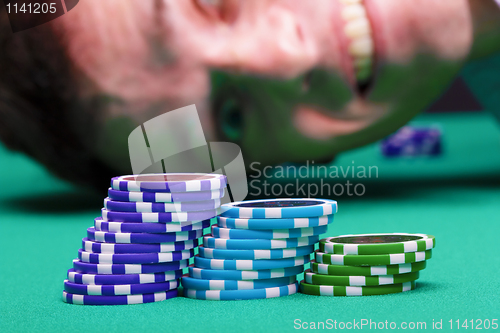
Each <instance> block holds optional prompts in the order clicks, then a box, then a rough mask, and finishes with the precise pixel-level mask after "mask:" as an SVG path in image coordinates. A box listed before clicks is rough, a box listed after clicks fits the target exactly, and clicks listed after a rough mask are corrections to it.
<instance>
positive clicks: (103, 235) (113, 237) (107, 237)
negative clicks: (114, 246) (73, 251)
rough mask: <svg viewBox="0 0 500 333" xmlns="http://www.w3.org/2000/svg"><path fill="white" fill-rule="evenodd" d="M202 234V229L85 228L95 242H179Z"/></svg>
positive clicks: (88, 236) (88, 235) (89, 237)
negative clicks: (137, 230) (161, 231)
mask: <svg viewBox="0 0 500 333" xmlns="http://www.w3.org/2000/svg"><path fill="white" fill-rule="evenodd" d="M202 235H203V229H200V230H191V231H180V232H170V233H164V234H148V233H125V232H105V231H96V230H95V229H94V227H90V228H88V229H87V238H88V239H90V240H93V241H97V242H106V243H122V244H129V243H139V244H149V243H165V242H180V241H187V240H192V239H196V238H200V237H201V236H202Z"/></svg>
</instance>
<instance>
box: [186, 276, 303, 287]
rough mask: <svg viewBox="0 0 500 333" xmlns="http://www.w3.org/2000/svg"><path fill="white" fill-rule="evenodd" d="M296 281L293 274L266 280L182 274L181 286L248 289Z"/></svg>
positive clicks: (278, 285) (282, 284)
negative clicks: (206, 277)
mask: <svg viewBox="0 0 500 333" xmlns="http://www.w3.org/2000/svg"><path fill="white" fill-rule="evenodd" d="M296 281H297V278H296V277H295V276H291V277H290V276H289V277H282V278H275V279H266V280H203V279H196V278H191V277H189V276H183V277H182V286H183V287H184V288H186V289H196V290H248V289H263V288H273V287H281V286H287V285H289V284H292V283H295V282H296Z"/></svg>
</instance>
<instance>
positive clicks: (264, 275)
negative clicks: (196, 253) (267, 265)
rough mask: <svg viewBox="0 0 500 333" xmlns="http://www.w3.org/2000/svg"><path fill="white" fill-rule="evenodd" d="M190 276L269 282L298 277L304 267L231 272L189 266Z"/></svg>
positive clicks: (207, 278) (208, 278)
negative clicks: (276, 279)
mask: <svg viewBox="0 0 500 333" xmlns="http://www.w3.org/2000/svg"><path fill="white" fill-rule="evenodd" d="M188 270H189V276H190V277H192V278H196V279H204V280H268V279H274V278H280V277H287V276H288V277H289V276H296V275H298V274H300V273H302V272H303V271H304V266H294V267H286V268H277V269H263V270H258V271H236V270H233V271H229V270H222V269H204V268H199V267H194V265H191V266H189V268H188Z"/></svg>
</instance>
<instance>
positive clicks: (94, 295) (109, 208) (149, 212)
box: [63, 174, 290, 305]
mask: <svg viewBox="0 0 500 333" xmlns="http://www.w3.org/2000/svg"><path fill="white" fill-rule="evenodd" d="M225 186H226V177H225V176H223V175H216V174H208V175H205V174H152V175H139V176H123V177H115V178H113V179H112V181H111V188H110V189H108V194H109V197H108V198H105V199H104V208H103V209H102V210H101V213H102V216H101V217H98V218H96V219H94V227H90V228H88V229H87V237H86V238H83V239H82V248H81V249H80V250H79V251H78V259H75V260H73V268H72V269H70V270H68V279H67V280H66V281H64V292H63V300H64V301H65V302H67V303H73V304H84V305H115V304H136V303H149V302H156V301H161V300H165V299H168V298H173V297H176V296H177V287H178V286H179V284H180V278H181V277H182V270H183V269H184V268H186V267H188V265H189V259H190V258H192V257H193V256H194V254H195V248H196V247H197V246H198V238H199V237H201V236H202V235H203V229H204V228H207V227H209V226H210V224H211V220H210V219H211V218H212V217H214V216H216V215H217V214H218V213H219V207H220V204H221V198H222V197H223V195H224V188H225ZM286 282H290V279H289V280H287V281H286ZM262 286H265V285H263V284H262ZM269 286H275V285H271V284H269Z"/></svg>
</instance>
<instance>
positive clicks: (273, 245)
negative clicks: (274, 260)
mask: <svg viewBox="0 0 500 333" xmlns="http://www.w3.org/2000/svg"><path fill="white" fill-rule="evenodd" d="M318 241H319V236H310V237H301V238H289V239H223V238H214V237H211V236H204V237H203V246H204V247H207V248H213V249H229V250H270V249H286V248H290V247H301V246H307V245H313V244H316V243H317V242H318Z"/></svg>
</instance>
